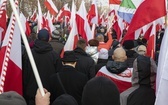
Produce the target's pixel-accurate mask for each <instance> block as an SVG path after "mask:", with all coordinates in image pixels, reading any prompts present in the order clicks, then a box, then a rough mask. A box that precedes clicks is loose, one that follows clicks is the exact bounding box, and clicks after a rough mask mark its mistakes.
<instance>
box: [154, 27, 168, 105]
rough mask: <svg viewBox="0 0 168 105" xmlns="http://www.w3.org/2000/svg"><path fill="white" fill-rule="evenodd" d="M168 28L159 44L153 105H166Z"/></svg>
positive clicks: (167, 92)
mask: <svg viewBox="0 0 168 105" xmlns="http://www.w3.org/2000/svg"><path fill="white" fill-rule="evenodd" d="M167 45H168V27H166V30H165V33H164V36H163V40H162V43H161V48H160V53H159V61H158V69H157V73H156V74H157V77H156V100H155V105H166V104H167V103H168V100H167V97H168V91H167V87H168V71H167V70H168V65H167V63H168V48H167Z"/></svg>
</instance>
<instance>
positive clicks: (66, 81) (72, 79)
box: [49, 65, 88, 105]
mask: <svg viewBox="0 0 168 105" xmlns="http://www.w3.org/2000/svg"><path fill="white" fill-rule="evenodd" d="M58 75H59V77H60V80H61V82H62V85H63V87H64V89H65V91H66V92H65V91H64V90H63V88H62V87H61V84H60V82H59V80H58ZM58 75H57V74H53V75H52V76H51V77H50V85H49V86H50V89H49V91H50V93H51V98H50V99H51V103H52V102H53V101H54V100H55V99H56V98H57V97H58V96H60V95H62V94H65V93H67V94H69V95H71V96H73V97H74V98H75V99H76V100H77V102H78V104H79V105H81V98H82V92H83V88H84V86H85V84H86V83H87V81H88V78H87V76H86V75H84V74H83V73H80V72H78V71H77V70H76V69H75V68H73V67H71V66H66V65H65V66H64V67H63V70H62V71H60V72H58Z"/></svg>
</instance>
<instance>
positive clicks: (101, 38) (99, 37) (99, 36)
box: [96, 34, 104, 42]
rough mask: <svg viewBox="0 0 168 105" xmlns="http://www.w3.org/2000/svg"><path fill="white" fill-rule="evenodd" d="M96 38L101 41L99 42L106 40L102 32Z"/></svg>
mask: <svg viewBox="0 0 168 105" xmlns="http://www.w3.org/2000/svg"><path fill="white" fill-rule="evenodd" d="M96 39H97V40H98V41H99V42H104V36H103V35H102V34H100V35H98V36H97V37H96Z"/></svg>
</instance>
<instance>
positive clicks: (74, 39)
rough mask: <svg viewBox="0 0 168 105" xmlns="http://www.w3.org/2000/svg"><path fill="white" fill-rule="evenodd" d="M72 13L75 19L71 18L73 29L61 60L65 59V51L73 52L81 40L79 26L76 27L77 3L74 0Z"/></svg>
mask: <svg viewBox="0 0 168 105" xmlns="http://www.w3.org/2000/svg"><path fill="white" fill-rule="evenodd" d="M72 13H73V14H71V17H74V18H71V19H73V23H72V28H71V31H70V33H69V37H68V39H67V41H66V43H65V46H64V49H63V51H62V52H61V58H62V57H63V55H64V52H65V51H69V50H73V49H75V48H76V44H77V41H78V39H79V37H78V30H77V25H76V21H75V17H76V6H75V3H74V1H73V0H72Z"/></svg>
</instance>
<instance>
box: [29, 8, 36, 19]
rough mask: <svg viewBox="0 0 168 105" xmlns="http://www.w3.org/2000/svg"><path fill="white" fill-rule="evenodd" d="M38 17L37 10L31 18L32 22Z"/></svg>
mask: <svg viewBox="0 0 168 105" xmlns="http://www.w3.org/2000/svg"><path fill="white" fill-rule="evenodd" d="M36 17H37V13H36V9H35V10H34V12H33V14H32V16H31V17H30V20H32V21H35V19H36Z"/></svg>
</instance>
